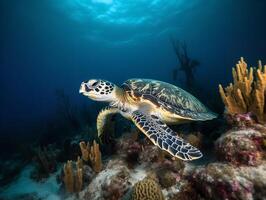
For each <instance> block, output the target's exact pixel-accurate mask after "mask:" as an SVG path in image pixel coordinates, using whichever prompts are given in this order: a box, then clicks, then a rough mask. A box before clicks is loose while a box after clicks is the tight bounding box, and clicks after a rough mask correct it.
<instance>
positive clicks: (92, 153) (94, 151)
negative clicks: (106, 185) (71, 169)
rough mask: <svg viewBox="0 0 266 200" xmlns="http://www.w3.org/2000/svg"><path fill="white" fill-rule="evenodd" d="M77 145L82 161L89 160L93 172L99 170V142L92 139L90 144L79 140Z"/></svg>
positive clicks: (100, 163)
mask: <svg viewBox="0 0 266 200" xmlns="http://www.w3.org/2000/svg"><path fill="white" fill-rule="evenodd" d="M79 146H80V149H81V153H82V159H83V160H84V161H90V162H91V165H92V168H93V170H94V171H95V172H100V171H101V170H102V156H101V151H100V147H99V144H97V142H96V141H95V140H94V141H93V144H92V145H90V143H89V142H88V143H87V144H86V143H85V142H80V143H79Z"/></svg>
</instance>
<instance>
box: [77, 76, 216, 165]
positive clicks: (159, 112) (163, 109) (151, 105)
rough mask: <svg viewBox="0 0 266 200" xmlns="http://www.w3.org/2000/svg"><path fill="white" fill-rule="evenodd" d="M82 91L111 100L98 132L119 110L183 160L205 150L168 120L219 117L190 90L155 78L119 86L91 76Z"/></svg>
mask: <svg viewBox="0 0 266 200" xmlns="http://www.w3.org/2000/svg"><path fill="white" fill-rule="evenodd" d="M80 93H82V94H83V95H85V96H88V97H89V98H91V99H93V100H96V101H107V102H110V105H109V107H107V108H105V109H103V110H102V111H101V112H100V113H99V115H98V118H97V129H98V134H99V135H101V134H102V131H103V127H104V125H105V122H106V119H107V117H108V116H110V114H115V113H120V114H121V115H123V116H124V117H125V118H127V119H130V120H132V121H133V122H134V123H135V125H136V126H137V127H138V128H139V129H140V130H141V131H142V132H143V133H144V134H145V135H146V136H147V137H148V138H149V139H150V140H151V141H152V142H153V143H154V144H155V145H157V146H158V147H160V148H161V149H163V150H165V151H167V152H169V153H170V154H171V155H173V156H175V157H178V158H180V159H182V160H193V159H198V158H200V157H201V156H202V154H201V152H200V151H199V150H198V149H197V148H195V147H193V146H191V145H190V144H188V143H186V142H185V141H184V140H183V139H182V138H180V137H178V136H177V135H176V133H175V132H174V131H172V130H171V129H170V128H169V127H168V126H167V125H166V124H178V123H185V122H189V121H205V120H211V119H213V118H215V117H216V115H215V114H214V113H212V112H210V111H209V110H208V109H207V108H206V107H205V106H204V105H203V104H202V103H201V102H200V101H199V100H198V99H197V98H195V97H194V96H192V95H191V94H189V93H188V92H186V91H184V90H182V89H181V88H178V87H176V86H174V85H171V84H168V83H165V82H161V81H156V80H150V79H130V80H127V81H126V82H125V83H123V84H122V86H121V87H117V86H115V85H114V84H112V83H110V82H108V81H105V80H96V79H92V80H89V81H85V82H83V83H82V84H81V87H80Z"/></svg>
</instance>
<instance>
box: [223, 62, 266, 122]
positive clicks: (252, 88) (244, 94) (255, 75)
mask: <svg viewBox="0 0 266 200" xmlns="http://www.w3.org/2000/svg"><path fill="white" fill-rule="evenodd" d="M232 74H233V81H234V82H233V83H230V85H229V86H228V87H226V88H225V90H224V89H223V87H222V86H221V85H219V91H220V95H221V97H222V100H223V102H224V104H225V106H226V112H227V114H230V115H232V116H234V115H235V114H246V113H249V112H250V113H252V114H253V115H254V116H255V119H256V120H257V121H258V122H259V123H262V124H263V123H265V122H266V103H265V98H266V65H265V66H264V67H263V66H262V64H261V62H260V61H259V64H258V67H257V68H255V69H254V68H252V67H250V68H249V69H248V67H247V63H246V62H245V61H244V59H243V58H241V59H240V61H239V62H238V64H237V65H236V67H235V68H233V69H232Z"/></svg>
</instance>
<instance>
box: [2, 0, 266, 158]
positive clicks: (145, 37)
mask: <svg viewBox="0 0 266 200" xmlns="http://www.w3.org/2000/svg"><path fill="white" fill-rule="evenodd" d="M265 8H266V2H265V1H264V0H254V1H251V0H234V1H232V0H223V1H218V0H205V1H200V0H190V1H186V0H168V1H165V0H64V1H62V0H39V1H36V0H24V1H19V0H1V1H0V89H1V98H0V110H1V112H0V140H1V141H0V145H1V147H0V149H2V150H1V153H2V154H3V155H4V154H7V152H8V151H7V148H8V147H12V148H10V152H12V151H16V147H17V145H18V144H19V145H22V146H23V144H24V142H25V143H27V140H28V141H32V140H35V139H36V140H37V139H40V140H42V142H43V143H45V144H47V143H49V142H57V141H58V138H57V134H55V133H56V132H61V133H58V135H61V136H62V135H64V133H62V131H63V130H65V129H67V130H69V129H70V128H69V127H62V124H63V123H64V122H62V121H61V122H60V123H61V124H60V125H58V124H59V122H58V121H56V120H58V118H60V117H59V116H60V115H63V116H67V117H66V118H67V119H68V120H70V121H71V120H72V121H71V122H69V123H72V124H71V126H72V129H75V128H76V129H82V127H83V126H84V124H86V123H87V122H88V121H89V124H90V125H91V126H95V119H96V114H97V112H98V110H99V109H100V108H101V107H102V106H103V104H101V103H100V104H98V103H94V102H92V101H90V100H88V99H87V98H85V97H84V96H83V95H81V94H79V88H80V84H81V82H82V81H84V80H88V79H91V78H100V79H105V80H109V81H111V82H113V83H115V84H117V85H120V84H122V83H123V82H124V81H125V80H127V79H130V78H148V79H155V80H161V81H165V82H168V83H171V84H175V85H178V86H180V87H181V88H184V89H186V90H188V91H190V92H191V93H192V94H193V95H195V96H197V97H198V98H199V99H200V100H201V101H202V102H204V103H205V104H206V105H208V107H210V108H211V109H212V110H213V111H214V112H217V113H222V112H223V104H222V101H221V100H220V98H219V94H218V84H220V83H222V84H223V85H226V84H228V83H229V82H230V81H231V79H232V77H231V69H232V67H233V66H234V65H235V63H236V62H237V61H238V60H239V58H240V57H242V56H243V57H244V58H245V60H247V61H248V63H250V64H252V65H256V63H257V60H259V59H261V60H262V61H264V62H265V61H266V53H265V52H266V39H265V33H266V26H265ZM173 41H175V42H178V41H180V44H184V43H185V44H186V48H187V49H186V50H187V53H188V56H189V58H191V59H195V60H196V61H197V62H198V65H197V66H196V67H195V68H194V69H193V75H194V80H193V87H194V90H193V89H191V88H189V87H188V85H187V83H186V74H185V73H184V70H180V62H179V59H178V57H177V55H176V52H175V51H174V48H173ZM65 107H68V108H69V109H68V110H67V111H66V109H65V110H64V108H65ZM68 111H69V112H70V113H71V114H70V115H68V114H66V112H68ZM82 111H84V113H85V111H86V112H87V113H85V114H84V113H83V112H82ZM62 112H63V114H62ZM82 113H83V114H82ZM88 113H89V114H88ZM75 114H76V115H77V116H78V117H77V118H78V119H80V118H82V120H81V121H75V120H74V118H75V117H73V115H75ZM80 116H82V117H80ZM86 120H87V121H86ZM73 127H74V128H73ZM64 128H65V129H64ZM70 134H71V133H70ZM47 135H48V136H47ZM12 145H13V146H12Z"/></svg>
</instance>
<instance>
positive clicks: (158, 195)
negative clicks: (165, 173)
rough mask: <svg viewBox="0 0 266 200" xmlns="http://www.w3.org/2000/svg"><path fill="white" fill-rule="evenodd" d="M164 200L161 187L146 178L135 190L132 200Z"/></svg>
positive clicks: (136, 185)
mask: <svg viewBox="0 0 266 200" xmlns="http://www.w3.org/2000/svg"><path fill="white" fill-rule="evenodd" d="M143 199H145V200H163V199H164V197H163V194H162V190H161V188H160V186H159V185H158V184H157V183H156V182H155V181H154V180H152V179H150V178H145V179H143V180H142V181H139V182H137V183H136V184H135V185H134V188H133V194H132V200H143Z"/></svg>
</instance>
